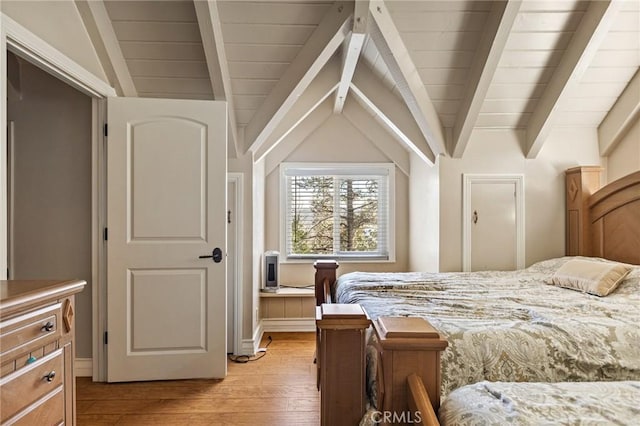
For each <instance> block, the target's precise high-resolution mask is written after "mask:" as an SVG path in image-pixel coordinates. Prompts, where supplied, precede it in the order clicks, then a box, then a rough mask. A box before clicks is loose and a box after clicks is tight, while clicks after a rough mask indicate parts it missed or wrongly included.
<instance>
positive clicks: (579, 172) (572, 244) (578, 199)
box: [565, 166, 604, 256]
mask: <svg viewBox="0 0 640 426" xmlns="http://www.w3.org/2000/svg"><path fill="white" fill-rule="evenodd" d="M603 170H604V169H603V168H602V167H599V166H582V167H573V168H571V169H569V170H567V171H566V184H565V186H566V191H565V194H566V195H565V196H566V201H565V204H566V241H565V246H566V248H565V253H566V254H567V255H568V256H580V255H582V256H588V255H589V253H590V252H591V249H590V244H591V243H590V241H589V240H590V232H589V209H588V200H589V197H590V196H591V194H593V193H594V192H596V191H597V190H598V188H600V179H601V176H600V174H601V173H602V171H603Z"/></svg>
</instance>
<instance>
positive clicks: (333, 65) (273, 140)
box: [254, 59, 340, 161]
mask: <svg viewBox="0 0 640 426" xmlns="http://www.w3.org/2000/svg"><path fill="white" fill-rule="evenodd" d="M339 78H340V66H339V64H338V60H337V59H333V60H331V61H329V63H328V64H327V65H326V66H325V67H324V68H323V69H322V71H320V73H319V74H318V75H317V76H316V78H315V79H313V81H312V82H311V84H310V85H309V86H308V87H307V89H306V90H305V91H304V93H303V94H302V95H301V96H300V97H299V98H298V99H297V100H296V102H295V103H294V105H293V106H292V107H291V108H290V109H289V111H287V114H286V115H285V116H284V117H283V118H282V120H280V122H279V123H278V125H277V126H276V127H275V128H274V129H273V131H272V132H271V133H270V134H269V136H268V138H267V140H265V142H264V143H263V144H262V145H260V147H259V148H258V149H257V150H255V151H254V159H255V161H259V160H261V159H262V158H263V157H264V156H266V155H267V154H269V152H270V151H271V150H272V149H273V148H275V147H276V146H277V145H278V144H279V143H280V142H282V140H283V139H284V138H286V137H287V135H289V133H291V131H292V130H293V129H295V128H296V127H297V126H298V125H299V124H300V123H302V122H303V121H304V120H305V119H306V118H307V116H309V114H311V113H312V112H313V111H314V110H315V109H316V108H317V107H318V105H320V104H321V103H323V102H324V100H325V99H327V98H328V97H329V96H331V94H332V93H333V92H334V91H335V90H336V87H337V86H338V79H339Z"/></svg>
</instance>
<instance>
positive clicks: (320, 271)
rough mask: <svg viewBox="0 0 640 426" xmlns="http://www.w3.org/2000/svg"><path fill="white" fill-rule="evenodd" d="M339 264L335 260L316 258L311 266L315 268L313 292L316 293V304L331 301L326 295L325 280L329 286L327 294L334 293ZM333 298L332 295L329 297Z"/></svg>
mask: <svg viewBox="0 0 640 426" xmlns="http://www.w3.org/2000/svg"><path fill="white" fill-rule="evenodd" d="M339 266H340V265H339V264H338V262H337V261H335V260H326V261H320V260H317V261H316V262H315V263H314V264H313V267H314V268H315V270H316V274H315V293H316V306H320V305H322V304H323V303H331V301H330V300H328V299H327V297H326V292H325V280H326V282H327V285H328V287H329V294H330V295H335V285H336V271H337V269H338V267H339ZM331 299H333V297H332V298H331Z"/></svg>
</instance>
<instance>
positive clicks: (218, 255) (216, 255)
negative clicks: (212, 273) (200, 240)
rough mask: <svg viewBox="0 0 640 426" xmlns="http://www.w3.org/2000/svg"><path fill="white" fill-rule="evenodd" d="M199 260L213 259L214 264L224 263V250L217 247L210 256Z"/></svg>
mask: <svg viewBox="0 0 640 426" xmlns="http://www.w3.org/2000/svg"><path fill="white" fill-rule="evenodd" d="M198 258H199V259H209V258H212V259H213V261H214V262H216V263H220V262H222V250H220V247H216V248H214V249H213V251H212V252H211V254H209V255H204V256H198Z"/></svg>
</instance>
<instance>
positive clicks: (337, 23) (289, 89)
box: [243, 2, 353, 152]
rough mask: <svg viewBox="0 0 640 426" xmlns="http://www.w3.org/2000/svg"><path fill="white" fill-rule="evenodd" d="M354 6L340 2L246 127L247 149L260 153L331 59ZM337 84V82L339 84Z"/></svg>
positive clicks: (344, 31) (345, 33) (346, 28)
mask: <svg viewBox="0 0 640 426" xmlns="http://www.w3.org/2000/svg"><path fill="white" fill-rule="evenodd" d="M352 19H353V4H351V3H343V2H337V3H336V4H334V5H333V6H332V7H331V8H330V9H329V10H328V11H327V13H326V14H325V16H324V18H323V19H322V21H321V22H320V24H319V25H318V26H317V27H316V29H315V30H314V31H313V33H312V34H311V36H310V37H309V39H308V40H307V42H306V43H305V45H304V46H303V47H302V49H301V50H300V52H299V53H298V55H297V56H296V58H295V59H294V61H293V62H292V63H291V65H290V66H289V67H288V68H287V70H286V71H285V73H284V75H283V76H282V77H281V78H280V80H279V81H278V83H277V84H276V86H275V87H274V88H273V90H271V92H270V93H269V95H268V96H267V98H266V99H265V100H264V102H263V103H262V105H261V106H260V108H259V109H258V110H256V112H255V114H254V115H253V117H252V118H251V121H250V122H249V124H247V126H246V127H245V129H246V130H245V135H244V139H245V140H244V144H245V147H244V150H243V152H246V151H247V150H249V149H250V150H251V151H254V152H255V151H257V149H258V148H259V147H260V145H262V144H263V143H264V142H265V140H266V139H267V138H268V137H269V135H270V134H271V133H272V132H273V130H274V129H275V128H276V126H277V125H278V123H280V121H281V120H282V118H284V116H285V115H286V113H287V112H288V111H289V109H291V107H292V106H293V105H294V103H295V102H296V100H297V99H298V98H299V97H300V96H301V95H302V94H303V93H304V91H305V90H306V89H307V87H308V86H309V84H311V82H312V81H313V79H314V78H315V77H316V75H318V73H319V72H320V70H321V69H322V68H323V67H324V66H325V64H326V63H327V62H328V61H329V60H330V59H331V57H332V56H333V54H334V53H335V52H336V50H337V49H338V48H339V47H340V45H341V44H342V42H343V41H344V39H345V38H346V36H347V34H348V33H349V31H350V30H351V28H352V24H351V22H352ZM336 84H337V81H336Z"/></svg>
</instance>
